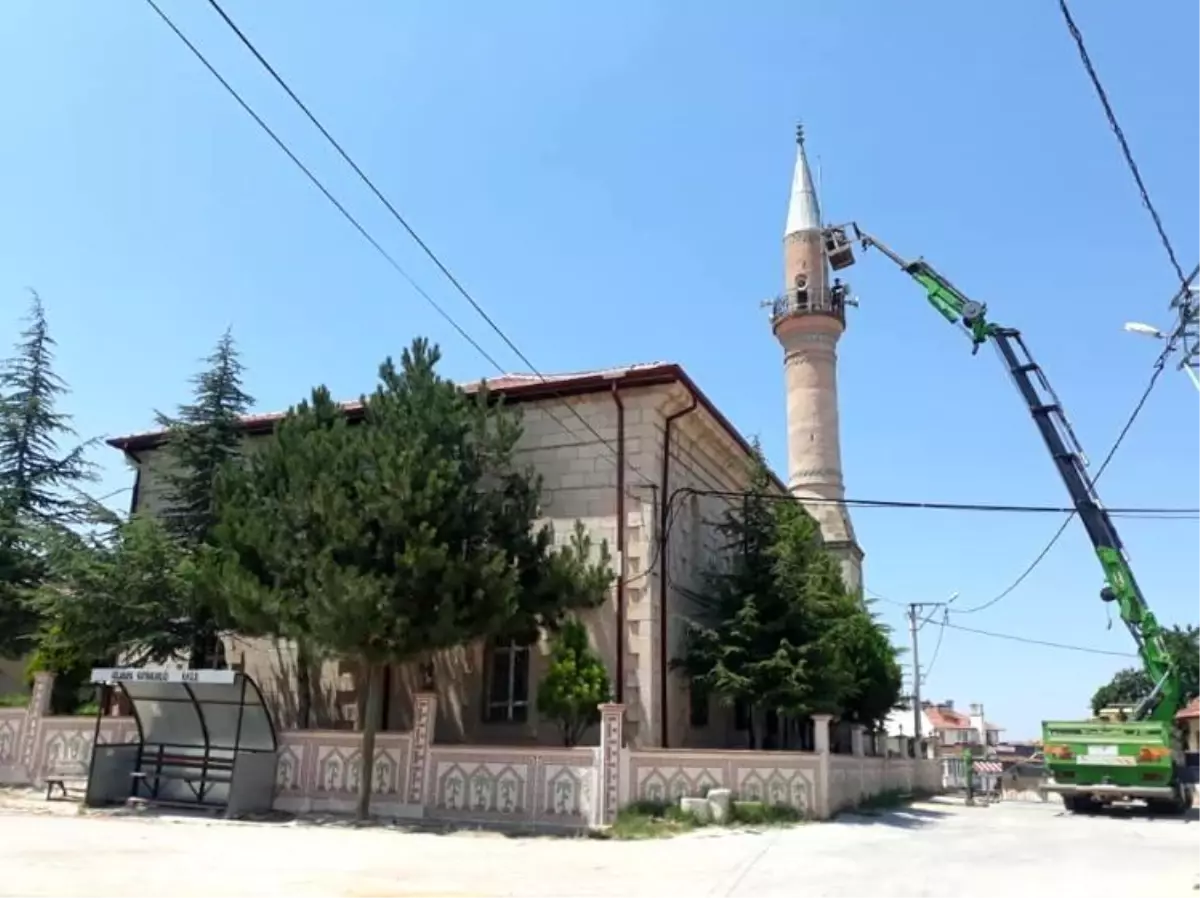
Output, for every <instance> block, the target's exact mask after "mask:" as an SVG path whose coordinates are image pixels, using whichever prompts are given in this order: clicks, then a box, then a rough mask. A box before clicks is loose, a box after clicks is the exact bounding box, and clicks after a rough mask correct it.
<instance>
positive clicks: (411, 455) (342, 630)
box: [218, 340, 595, 817]
mask: <svg viewBox="0 0 1200 898" xmlns="http://www.w3.org/2000/svg"><path fill="white" fill-rule="evenodd" d="M439 358H440V354H439V353H438V351H437V349H436V348H432V347H430V345H429V344H428V343H427V342H426V341H424V340H416V341H414V343H413V344H412V346H411V347H410V348H409V349H407V350H405V352H404V354H403V356H402V358H401V363H400V366H399V367H398V368H397V367H396V366H395V365H394V364H393V363H392V361H391V360H388V361H386V362H384V364H383V365H382V366H381V367H380V372H379V385H378V386H377V388H376V389H375V391H374V392H373V393H372V394H371V395H369V396H366V397H364V399H363V400H362V402H363V409H364V416H363V420H362V423H360V424H356V425H353V426H352V425H350V424H349V423H348V422H346V421H345V419H344V418H343V417H341V416H340V415H337V414H336V413H333V412H332V410H331V409H330V401H329V399H328V394H327V393H326V392H325V391H324V390H318V391H317V392H316V393H314V395H313V398H312V401H311V402H310V403H308V404H305V405H302V406H299V407H297V408H296V409H293V410H292V411H291V412H290V413H289V415H288V421H287V422H286V423H285V425H284V427H282V428H281V429H280V434H281V435H283V436H284V437H285V438H286V440H280V439H279V438H274V439H272V440H271V441H268V443H267V444H266V445H264V446H263V447H262V449H261V451H262V452H263V453H266V454H268V455H269V454H271V453H279V454H280V455H283V454H286V455H288V456H289V458H287V459H286V460H283V459H282V458H280V459H276V460H275V461H273V462H271V463H270V464H268V463H267V462H266V461H265V460H264V461H263V462H262V465H263V467H261V468H260V467H259V462H258V461H255V462H252V463H251V464H250V466H248V467H247V468H246V469H245V473H246V476H247V477H248V478H249V479H250V480H251V482H250V483H249V484H247V485H244V486H242V487H239V488H236V489H231V490H230V492H229V494H228V496H227V497H226V499H225V500H224V501H223V503H222V506H221V508H222V516H223V517H224V516H228V517H229V519H230V520H231V521H233V520H238V519H239V518H240V520H241V523H240V524H238V525H237V527H236V528H234V527H231V528H230V534H229V537H228V538H229V542H228V547H227V548H226V549H225V551H226V552H232V553H234V555H235V556H236V557H237V558H238V559H239V562H238V563H239V564H244V566H245V570H247V571H249V572H250V573H249V575H247V577H246V579H247V580H249V581H252V582H254V583H257V584H266V585H267V587H268V588H254V589H247V590H245V591H244V594H243V595H242V598H241V600H240V601H238V602H237V603H235V604H234V606H233V607H234V613H235V615H237V616H239V617H240V618H241V619H244V620H248V621H249V622H250V625H251V626H254V627H267V626H277V627H279V628H280V630H281V631H282V632H284V633H285V634H286V633H288V632H289V631H292V632H296V631H298V630H299V629H301V628H302V629H303V630H304V631H306V632H307V633H308V634H309V637H310V638H311V641H312V644H313V647H314V648H315V649H316V650H318V651H320V652H321V653H323V654H327V655H329V656H333V657H340V658H345V659H349V660H355V661H357V662H358V663H359V665H360V669H361V670H363V671H364V673H365V681H366V695H365V699H366V701H365V713H364V715H363V719H362V751H361V756H362V757H363V758H364V759H370V758H373V757H374V749H375V735H376V730H377V728H378V726H379V718H380V714H381V702H382V692H383V690H382V677H383V673H384V671H385V669H386V667H387V665H389V664H393V663H403V662H405V661H409V660H412V659H415V658H418V657H421V656H423V655H425V654H427V653H429V652H431V651H437V650H439V649H444V648H449V647H451V646H455V645H458V644H461V643H463V642H467V641H470V640H472V639H475V638H479V637H482V636H490V635H493V634H499V633H502V632H505V633H506V632H511V630H512V628H513V625H514V621H516V622H517V623H518V624H520V625H521V626H526V625H528V624H529V622H549V623H553V622H555V621H556V620H558V619H559V618H560V614H559V611H558V608H557V607H556V606H555V605H553V604H552V603H551V602H550V601H549V599H548V596H549V595H550V594H551V593H550V591H549V589H548V588H546V586H545V582H550V583H553V582H554V578H555V577H556V576H562V575H563V573H564V572H565V571H570V570H571V569H572V563H573V562H567V561H565V560H560V561H559V562H558V564H557V566H556V565H554V564H551V563H550V562H549V559H548V557H543V558H542V559H541V561H540V562H539V559H538V558H537V553H538V552H539V551H544V550H547V549H548V545H547V543H546V542H545V541H544V540H543V539H542V538H541V537H539V538H538V540H535V541H533V542H531V541H530V539H529V533H530V531H531V529H532V528H533V524H534V519H535V517H536V514H537V508H536V503H535V502H530V501H528V497H529V495H530V491H531V490H532V489H533V486H532V485H531V484H529V483H527V482H526V479H527V477H528V475H527V473H526V472H522V471H521V470H519V469H518V468H517V466H516V465H515V464H514V462H513V450H514V448H515V445H516V442H517V440H518V438H519V437H520V425H519V421H518V420H517V418H516V417H515V415H513V414H512V413H510V412H508V411H507V410H505V409H504V408H503V407H502V406H500V405H498V404H496V403H494V402H493V401H492V397H489V396H488V395H487V393H486V391H480V392H479V393H478V394H476V395H474V396H468V395H467V394H466V393H464V392H463V391H462V390H461V389H459V388H458V387H457V386H455V385H454V384H453V383H451V382H450V381H448V380H446V379H444V378H442V377H441V376H440V375H439V374H438V373H437V370H436V369H437V363H438V361H439ZM258 457H259V453H258V452H256V453H255V458H256V459H257V458H258ZM284 470H286V471H287V475H286V477H285V476H281V475H279V474H278V472H279V471H284ZM297 484H304V485H303V486H297ZM514 497H516V498H521V499H522V501H516V500H515V498H514ZM235 506H240V507H235ZM218 532H220V533H223V532H224V531H221V530H218ZM531 546H535V547H536V548H533V549H531ZM290 565H298V566H295V567H289V566H290ZM539 571H540V572H542V573H541V576H535V573H536V572H539ZM543 578H544V580H543ZM523 582H524V583H525V584H527V585H530V586H532V587H533V588H532V589H531V595H532V596H533V598H532V599H530V600H529V603H528V604H527V605H526V606H524V607H523V606H522V604H521V596H522V593H523V590H522V589H521V588H520V587H521V584H522V583H523ZM591 585H593V584H592V581H591V580H588V579H587V578H584V585H583V586H582V587H580V588H576V589H573V590H570V591H567V592H566V593H565V594H564V595H563V596H562V602H563V603H564V604H565V603H566V602H576V601H577V602H583V603H589V602H592V601H593V600H594V599H595V595H594V590H593V589H592V588H591ZM272 621H274V623H272ZM372 767H373V765H372V764H371V763H369V762H368V763H364V764H363V767H362V776H361V777H360V781H359V782H360V792H359V804H358V812H359V815H360V816H361V817H365V816H366V815H367V814H368V813H369V810H370V796H371V779H372V772H373V771H372Z"/></svg>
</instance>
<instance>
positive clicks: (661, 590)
mask: <svg viewBox="0 0 1200 898" xmlns="http://www.w3.org/2000/svg"><path fill="white" fill-rule="evenodd" d="M688 393H689V394H690V395H691V402H689V403H688V404H687V405H685V406H684V407H683V408H681V409H678V410H677V411H674V412H671V414H669V415H667V417H666V421H665V422H664V424H663V453H662V475H661V480H662V497H663V498H662V503H661V504H660V505H659V509H658V595H659V600H658V662H659V663H658V705H659V709H660V711H659V715H660V721H661V722H660V725H659V726H660V739H659V741H660V742H661V743H662V747H663V748H669V747H670V736H669V732H670V727H669V726H668V723H667V721H668V719H669V718H668V715H667V703H668V701H669V700H670V696H669V693H670V689H669V681H668V674H669V671H670V665H671V662H670V660H669V659H668V658H667V652H668V651H669V646H668V639H667V636H668V633H669V630H668V627H667V620H668V616H667V586H668V584H667V545H668V542H669V540H668V538H667V537H668V534H667V528H668V527H669V526H670V522H671V504H672V498H673V497H672V495H671V484H670V477H671V425H673V424H674V423H675V422H676V421H678V420H679V419H680V418H682V417H683V416H684V415H688V414H691V413H692V412H694V411H695V410H696V406H697V404H698V403H697V399H696V393H695V391H693V390H690V389H689V390H688Z"/></svg>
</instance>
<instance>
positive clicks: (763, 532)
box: [675, 446, 802, 748]
mask: <svg viewBox="0 0 1200 898" xmlns="http://www.w3.org/2000/svg"><path fill="white" fill-rule="evenodd" d="M755 450H756V457H755V458H754V459H753V461H752V463H751V465H750V468H749V472H748V473H749V478H748V481H749V482H748V485H747V488H746V492H745V494H744V495H743V497H742V498H741V500H740V502H739V503H738V504H737V505H736V506H735V507H733V508H731V509H729V511H727V512H726V513H725V515H724V516H723V518H722V521H721V523H720V524H718V525H717V531H718V533H719V534H720V535H721V537H722V538H723V546H722V551H721V553H720V556H719V560H718V561H717V562H716V563H715V564H714V565H713V566H712V567H711V568H710V569H709V570H708V571H706V572H705V577H704V579H705V586H704V591H703V593H702V594H700V595H696V596H694V598H695V599H696V600H697V602H698V603H699V604H700V605H701V606H703V607H706V608H707V613H705V614H704V615H703V616H702V618H701V619H700V620H696V621H692V622H691V623H690V624H689V626H688V634H687V645H686V649H685V652H684V655H683V656H682V657H681V658H679V659H677V661H676V662H675V664H676V666H677V667H678V668H681V669H682V670H683V671H685V672H686V673H687V674H688V676H689V677H690V678H691V680H692V682H693V684H694V686H695V688H698V689H702V690H704V691H705V692H706V693H708V694H709V695H712V696H714V697H716V698H717V699H718V700H720V701H722V702H725V703H726V704H741V705H744V706H745V707H746V708H747V709H748V710H749V711H750V714H749V717H750V744H751V747H752V748H754V747H757V742H758V739H757V733H756V728H755V724H754V720H755V711H756V710H759V709H766V708H770V707H771V706H770V705H769V704H764V703H765V702H778V701H780V700H781V699H782V698H783V697H784V694H785V692H787V691H788V685H787V684H788V683H789V681H793V683H794V681H795V679H796V677H797V675H798V670H797V665H798V663H799V661H800V660H801V659H800V658H799V652H800V651H801V650H802V647H801V646H798V645H795V644H793V643H790V642H785V640H784V639H783V638H782V634H781V633H780V632H778V628H777V627H776V626H775V624H776V621H775V620H774V619H773V616H775V615H777V614H778V610H779V604H780V603H779V600H778V597H777V595H776V582H775V571H774V568H775V559H774V557H773V555H772V549H773V546H774V544H775V535H776V526H775V508H774V506H775V504H776V502H775V500H774V499H772V498H771V494H772V493H773V492H774V491H775V487H774V484H773V482H772V480H771V475H770V471H769V470H768V468H767V466H766V464H765V462H764V461H763V460H762V457H761V452H760V450H759V449H758V447H757V446H756V447H755ZM787 704H789V705H790V704H794V703H793V702H790V701H789V702H787Z"/></svg>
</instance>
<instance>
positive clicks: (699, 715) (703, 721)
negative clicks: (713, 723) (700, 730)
mask: <svg viewBox="0 0 1200 898" xmlns="http://www.w3.org/2000/svg"><path fill="white" fill-rule="evenodd" d="M688 698H689V699H690V701H691V707H690V709H689V718H690V723H691V725H692V726H694V727H706V726H708V690H707V689H705V688H704V687H703V686H702V685H701V684H699V683H697V682H696V681H695V680H692V682H691V687H690V688H689V690H688Z"/></svg>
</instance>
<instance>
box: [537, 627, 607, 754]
mask: <svg viewBox="0 0 1200 898" xmlns="http://www.w3.org/2000/svg"><path fill="white" fill-rule="evenodd" d="M550 645H551V648H550V668H549V670H547V671H546V675H545V677H543V678H542V682H541V683H540V684H539V686H538V693H537V707H538V712H539V713H541V714H542V715H543V716H545V717H546V718H548V719H550V720H553V721H554V722H555V723H556V724H557V725H558V728H559V732H560V733H561V734H562V740H563V745H565V746H566V747H567V748H571V747H573V746H574V745H576V744H578V742H579V740H580V738H581V737H582V736H583V734H584V733H585V732H586V731H587V728H588V727H590V726H594V725H595V724H597V723H599V722H600V707H599V706H600V704H601V702H606V701H608V700H609V697H610V692H609V689H608V672H607V671H606V670H605V668H604V662H603V661H601V660H600V657H599V656H598V655H597V654H596V652H595V651H594V650H593V649H592V647H591V646H590V645H589V644H588V634H587V629H586V628H585V627H584V625H583V624H582V623H580V622H579V621H578V620H576V619H573V618H571V619H567V620H565V621H564V622H563V623H562V625H561V627H560V628H559V631H558V632H557V633H556V634H555V636H554V638H553V640H552V641H551V644H550Z"/></svg>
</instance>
